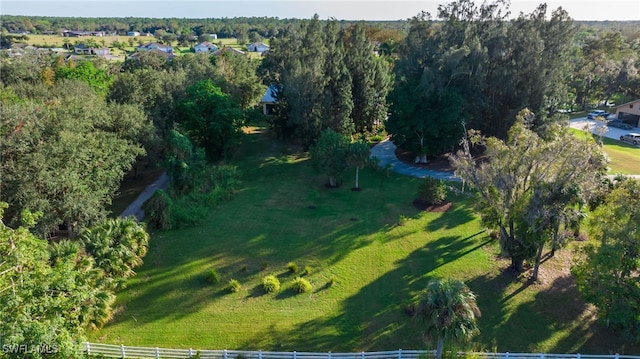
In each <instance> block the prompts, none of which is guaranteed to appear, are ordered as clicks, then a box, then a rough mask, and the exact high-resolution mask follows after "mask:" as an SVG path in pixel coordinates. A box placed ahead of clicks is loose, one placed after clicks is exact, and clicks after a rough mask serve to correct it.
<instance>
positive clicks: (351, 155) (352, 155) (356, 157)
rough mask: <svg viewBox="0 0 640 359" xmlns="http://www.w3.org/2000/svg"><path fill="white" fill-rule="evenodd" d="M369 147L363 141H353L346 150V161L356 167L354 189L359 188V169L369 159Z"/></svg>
mask: <svg viewBox="0 0 640 359" xmlns="http://www.w3.org/2000/svg"><path fill="white" fill-rule="evenodd" d="M370 155H371V149H370V148H369V145H368V144H367V143H366V142H364V141H358V142H354V143H352V144H351V145H349V150H348V152H347V162H348V163H349V164H350V165H351V166H354V167H355V168H356V187H355V190H359V189H360V186H359V183H358V175H359V172H360V169H361V168H363V167H364V166H366V165H367V163H368V162H369V161H370V158H369V156H370Z"/></svg>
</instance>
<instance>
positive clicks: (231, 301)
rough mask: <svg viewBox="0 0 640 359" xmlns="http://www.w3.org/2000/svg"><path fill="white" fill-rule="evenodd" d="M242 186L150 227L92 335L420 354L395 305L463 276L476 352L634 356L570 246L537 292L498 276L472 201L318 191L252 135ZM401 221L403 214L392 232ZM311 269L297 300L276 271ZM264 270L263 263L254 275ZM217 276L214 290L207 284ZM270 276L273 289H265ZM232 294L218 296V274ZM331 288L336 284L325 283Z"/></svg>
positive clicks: (288, 155)
mask: <svg viewBox="0 0 640 359" xmlns="http://www.w3.org/2000/svg"><path fill="white" fill-rule="evenodd" d="M234 162H235V163H236V164H237V165H238V166H239V168H240V169H241V171H242V172H243V174H244V176H243V178H244V180H243V181H244V182H243V189H242V190H240V191H239V192H238V193H237V195H236V196H235V198H234V199H233V200H232V201H230V202H228V203H226V204H223V205H221V206H219V207H217V208H216V209H215V210H214V211H212V213H211V215H210V217H209V218H208V219H207V220H206V222H205V223H203V224H202V225H200V226H197V227H194V228H190V229H183V230H172V231H166V232H157V233H153V235H152V240H151V248H150V251H149V253H148V255H147V257H146V258H145V264H144V265H143V266H142V267H141V268H140V269H139V270H138V275H137V276H136V277H135V278H134V279H132V280H130V281H129V283H128V288H127V289H125V290H124V291H123V292H121V293H120V294H119V295H118V300H117V303H116V306H117V307H116V316H115V319H114V321H113V322H112V323H110V324H108V325H106V326H105V327H104V328H103V329H101V330H100V331H98V332H95V333H93V334H92V336H91V338H90V340H93V341H100V342H106V343H116V344H120V343H124V344H126V345H140V346H152V347H155V346H161V347H176V348H178V347H180V348H189V347H191V348H200V349H203V348H208V349H222V348H228V349H240V348H242V349H262V350H278V351H290V350H298V351H334V352H337V351H360V350H379V349H397V348H403V349H414V348H415V349H418V348H424V347H425V344H424V341H423V338H422V335H421V329H420V323H419V322H416V321H414V320H413V319H411V318H410V317H409V316H408V315H407V314H405V312H404V306H405V304H406V303H407V302H408V301H409V300H410V299H411V298H412V297H413V296H415V295H417V294H418V293H419V291H420V290H422V289H423V288H424V286H425V284H426V283H427V281H428V280H429V278H433V277H454V278H459V279H462V280H465V281H466V282H467V284H468V285H469V286H470V288H471V289H472V290H473V291H474V292H475V293H476V294H477V296H478V303H479V306H480V308H481V310H482V311H483V316H482V318H481V319H480V327H481V331H482V334H481V335H480V336H479V337H478V338H477V343H478V345H477V347H478V349H484V350H499V351H511V352H518V351H546V352H582V353H609V352H610V351H618V352H627V353H629V352H634V351H635V352H638V348H637V347H633V346H631V345H630V344H628V343H624V341H622V340H621V339H619V338H617V337H616V336H615V335H611V334H610V333H609V332H606V331H604V330H603V329H602V328H601V327H600V326H599V325H597V324H595V322H594V320H593V315H592V311H591V310H590V308H589V307H587V306H586V305H585V304H584V303H582V302H581V301H580V299H579V296H578V294H577V292H576V289H575V285H574V284H573V281H572V280H571V277H570V276H569V274H568V266H569V253H570V252H569V251H568V250H565V251H562V252H561V253H560V255H557V256H556V258H553V259H549V260H547V261H546V262H545V263H544V264H543V268H542V272H541V279H542V282H541V283H539V284H533V285H528V284H527V283H526V281H524V280H522V279H519V278H516V277H514V276H513V275H511V274H505V273H503V269H504V268H505V267H506V266H507V263H506V262H505V261H504V260H501V259H498V258H497V255H496V254H497V248H496V243H495V242H494V241H492V240H490V239H489V237H488V236H487V235H486V233H485V231H484V230H483V228H481V226H480V223H479V221H478V220H477V218H476V216H475V215H474V214H473V212H472V210H471V207H470V203H471V201H472V200H471V199H470V198H467V197H465V196H462V195H459V196H453V197H452V198H451V199H452V200H453V202H454V205H453V208H452V209H451V210H450V211H448V212H445V213H428V212H420V211H419V210H417V209H416V208H415V207H413V205H412V204H411V202H412V199H413V197H414V193H415V191H416V189H417V185H418V183H419V180H418V179H415V178H409V177H404V176H400V175H397V174H393V173H391V174H390V175H389V176H387V174H386V173H385V171H376V170H365V171H363V173H361V186H362V187H363V190H362V191H361V192H353V191H350V190H349V188H350V187H352V181H353V175H352V174H349V175H347V176H345V178H344V183H343V185H342V187H340V188H338V189H326V188H325V187H324V186H323V184H324V182H325V179H324V177H323V176H318V175H315V174H313V173H312V171H311V169H310V166H309V163H308V159H307V157H306V155H305V154H304V153H302V152H300V151H298V149H297V148H295V147H291V146H289V145H287V144H284V143H281V142H278V141H275V140H273V139H272V138H270V137H269V136H268V135H267V134H266V133H265V131H264V129H261V128H257V129H254V130H253V131H252V132H251V134H249V135H248V136H247V138H246V140H245V143H244V145H243V146H242V148H241V150H240V152H239V153H238V154H237V156H236V159H235V161H234ZM401 216H404V217H406V218H407V219H408V220H406V221H405V224H404V225H402V226H399V225H398V223H399V220H400V219H401ZM288 262H295V263H296V264H298V266H299V267H300V268H301V269H302V268H304V267H305V266H310V267H311V274H309V275H308V276H307V278H308V279H309V280H310V281H311V283H312V284H313V285H314V290H313V291H312V292H311V293H307V294H297V295H294V294H293V293H292V292H291V291H290V290H288V289H287V286H288V283H289V282H290V281H291V280H292V279H293V278H294V276H295V275H293V274H290V273H289V272H288V271H287V263H288ZM265 267H266V269H264V268H265ZM210 269H216V270H217V271H218V272H219V273H220V275H221V277H222V281H221V283H220V284H217V285H213V284H209V283H207V282H206V281H205V279H204V278H205V275H206V274H207V272H208V271H209V270H210ZM268 274H274V275H276V276H278V277H279V278H280V281H281V282H282V284H283V289H281V291H280V292H278V293H275V294H263V292H262V290H261V288H260V283H261V279H262V278H263V277H264V276H266V275H268ZM232 278H233V279H236V280H238V281H239V282H240V283H241V285H242V289H241V290H240V291H239V292H237V293H230V292H228V291H227V290H226V288H225V286H226V282H227V281H228V280H229V279H232ZM332 282H333V284H331V283H332Z"/></svg>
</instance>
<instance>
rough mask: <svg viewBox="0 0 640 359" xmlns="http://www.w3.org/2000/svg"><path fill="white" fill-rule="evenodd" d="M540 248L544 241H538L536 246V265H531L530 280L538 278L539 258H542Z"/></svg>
mask: <svg viewBox="0 0 640 359" xmlns="http://www.w3.org/2000/svg"><path fill="white" fill-rule="evenodd" d="M542 248H544V242H543V243H540V247H538V253H537V254H536V265H535V266H534V267H533V274H532V275H531V280H532V281H536V280H538V270H539V269H540V260H541V259H542Z"/></svg>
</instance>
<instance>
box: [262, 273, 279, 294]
mask: <svg viewBox="0 0 640 359" xmlns="http://www.w3.org/2000/svg"><path fill="white" fill-rule="evenodd" d="M262 289H263V290H264V291H265V293H275V292H277V291H279V290H280V280H278V278H277V277H276V276H274V275H268V276H266V277H264V278H262Z"/></svg>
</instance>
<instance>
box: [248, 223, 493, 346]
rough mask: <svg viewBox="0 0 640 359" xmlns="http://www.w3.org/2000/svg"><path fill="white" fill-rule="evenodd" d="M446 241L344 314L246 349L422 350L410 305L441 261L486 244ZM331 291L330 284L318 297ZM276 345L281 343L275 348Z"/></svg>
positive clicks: (420, 252) (259, 337)
mask: <svg viewBox="0 0 640 359" xmlns="http://www.w3.org/2000/svg"><path fill="white" fill-rule="evenodd" d="M480 233H482V232H479V233H477V234H474V235H471V236H469V237H466V238H455V237H443V238H440V239H438V240H436V241H434V242H432V243H429V244H428V245H427V246H425V247H423V248H420V249H417V250H415V251H413V252H411V253H410V254H409V255H408V256H407V257H405V258H403V259H401V260H399V261H397V262H396V265H397V267H396V268H395V269H393V270H391V271H389V272H387V273H385V274H383V275H382V276H380V277H379V278H377V279H376V280H374V281H373V282H371V283H369V284H367V285H366V286H364V287H362V288H361V289H360V290H359V291H358V292H357V293H356V294H354V295H352V296H350V297H348V298H346V299H344V300H343V301H342V303H341V310H340V314H338V315H335V316H332V317H329V318H322V319H312V320H308V321H305V322H303V323H301V324H299V325H297V326H296V327H295V328H293V329H289V330H278V329H277V328H273V327H271V328H270V329H269V331H263V332H257V333H252V335H250V336H249V337H247V338H246V341H245V342H243V343H242V344H241V347H259V348H263V349H264V350H267V349H271V350H286V351H291V350H299V351H325V352H328V351H332V352H337V351H347V352H353V351H361V350H364V351H371V350H389V349H390V348H423V347H424V345H421V344H420V343H423V339H422V338H423V336H422V332H423V329H424V328H422V324H421V323H420V322H418V321H417V320H414V319H413V318H411V317H409V316H408V315H407V314H406V313H405V310H404V309H405V308H404V306H405V304H406V303H407V302H408V301H409V300H410V299H411V298H412V297H414V296H415V295H416V294H417V293H419V292H420V291H421V290H423V289H424V288H425V286H426V284H427V283H428V281H429V280H430V279H432V278H433V270H434V269H435V268H437V267H439V266H441V265H442V264H444V263H446V262H444V261H440V260H439V258H440V257H442V256H444V258H446V260H449V261H453V260H456V259H459V258H461V257H463V256H465V255H467V254H469V253H471V252H473V251H476V250H478V249H480V248H481V247H482V246H484V245H486V243H488V241H482V240H481V239H480V238H479V237H478V235H479V234H480ZM329 287H330V285H329V284H328V283H327V284H325V287H324V288H319V289H317V290H316V292H315V293H319V292H321V291H323V290H326V289H328V288H329ZM273 343H277V344H273Z"/></svg>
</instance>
